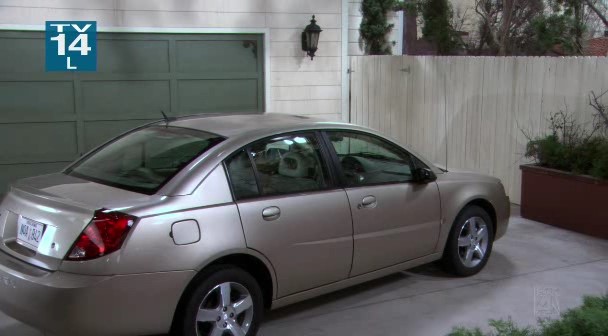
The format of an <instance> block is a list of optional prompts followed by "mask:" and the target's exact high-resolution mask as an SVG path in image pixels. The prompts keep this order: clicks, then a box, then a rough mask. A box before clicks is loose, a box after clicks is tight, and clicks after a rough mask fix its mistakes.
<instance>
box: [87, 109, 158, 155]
mask: <svg viewBox="0 0 608 336" xmlns="http://www.w3.org/2000/svg"><path fill="white" fill-rule="evenodd" d="M159 119H160V113H158V118H153V119H147V120H113V121H86V122H85V123H84V139H85V140H84V141H85V151H89V150H91V149H93V148H95V147H97V146H99V145H101V144H102V143H104V142H106V141H108V139H112V138H114V137H116V136H118V135H120V134H122V133H124V132H126V131H128V130H131V129H133V128H135V127H138V126H141V125H145V124H147V123H150V122H152V121H156V120H159Z"/></svg>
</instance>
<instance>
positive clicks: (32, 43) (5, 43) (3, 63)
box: [0, 35, 45, 73]
mask: <svg viewBox="0 0 608 336" xmlns="http://www.w3.org/2000/svg"><path fill="white" fill-rule="evenodd" d="M44 66H45V63H44V37H43V36H42V35H41V37H40V38H25V39H24V38H12V37H10V38H9V37H4V38H0V73H2V72H11V73H15V72H16V73H24V72H26V73H27V72H29V73H32V72H38V73H39V72H44Z"/></svg>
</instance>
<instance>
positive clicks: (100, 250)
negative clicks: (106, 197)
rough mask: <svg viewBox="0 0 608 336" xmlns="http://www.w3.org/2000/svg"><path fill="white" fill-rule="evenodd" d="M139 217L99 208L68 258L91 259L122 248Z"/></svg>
mask: <svg viewBox="0 0 608 336" xmlns="http://www.w3.org/2000/svg"><path fill="white" fill-rule="evenodd" d="M136 220H137V217H134V216H131V215H127V214H124V213H121V212H114V211H109V210H97V211H95V215H94V216H93V219H92V220H91V222H90V223H89V225H87V227H86V228H85V229H84V231H83V232H82V233H81V234H80V237H78V240H76V243H75V244H74V246H73V247H72V250H71V252H70V254H69V255H68V256H67V257H66V259H67V260H77V261H81V260H91V259H95V258H99V257H102V256H104V255H106V254H110V253H112V252H114V251H116V250H118V249H120V248H121V246H122V243H123V242H124V241H125V238H126V237H127V234H128V233H129V230H130V229H131V227H132V226H133V224H135V221H136Z"/></svg>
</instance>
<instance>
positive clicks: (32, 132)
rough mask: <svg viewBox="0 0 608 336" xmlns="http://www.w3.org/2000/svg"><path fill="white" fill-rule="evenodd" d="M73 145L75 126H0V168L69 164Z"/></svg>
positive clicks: (45, 124)
mask: <svg viewBox="0 0 608 336" xmlns="http://www.w3.org/2000/svg"><path fill="white" fill-rule="evenodd" d="M76 143H77V141H76V123H75V122H52V123H21V124H0V164H9V163H13V164H15V163H33V162H56V161H69V160H72V159H74V158H76V157H77V156H78V146H77V144H76Z"/></svg>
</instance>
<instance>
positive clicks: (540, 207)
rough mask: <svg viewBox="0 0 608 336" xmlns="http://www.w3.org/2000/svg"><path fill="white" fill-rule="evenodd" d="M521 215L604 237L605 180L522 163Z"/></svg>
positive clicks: (607, 220)
mask: <svg viewBox="0 0 608 336" xmlns="http://www.w3.org/2000/svg"><path fill="white" fill-rule="evenodd" d="M520 168H521V170H522V181H521V216H522V217H524V218H527V219H531V220H534V221H538V222H542V223H545V224H550V225H553V226H557V227H560V228H564V229H567V230H572V231H576V232H580V233H584V234H587V235H591V236H595V237H600V238H604V239H608V181H605V180H599V179H596V178H593V177H590V176H581V175H575V174H572V173H567V172H564V171H560V170H555V169H549V168H543V167H539V166H534V165H522V166H520Z"/></svg>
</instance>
